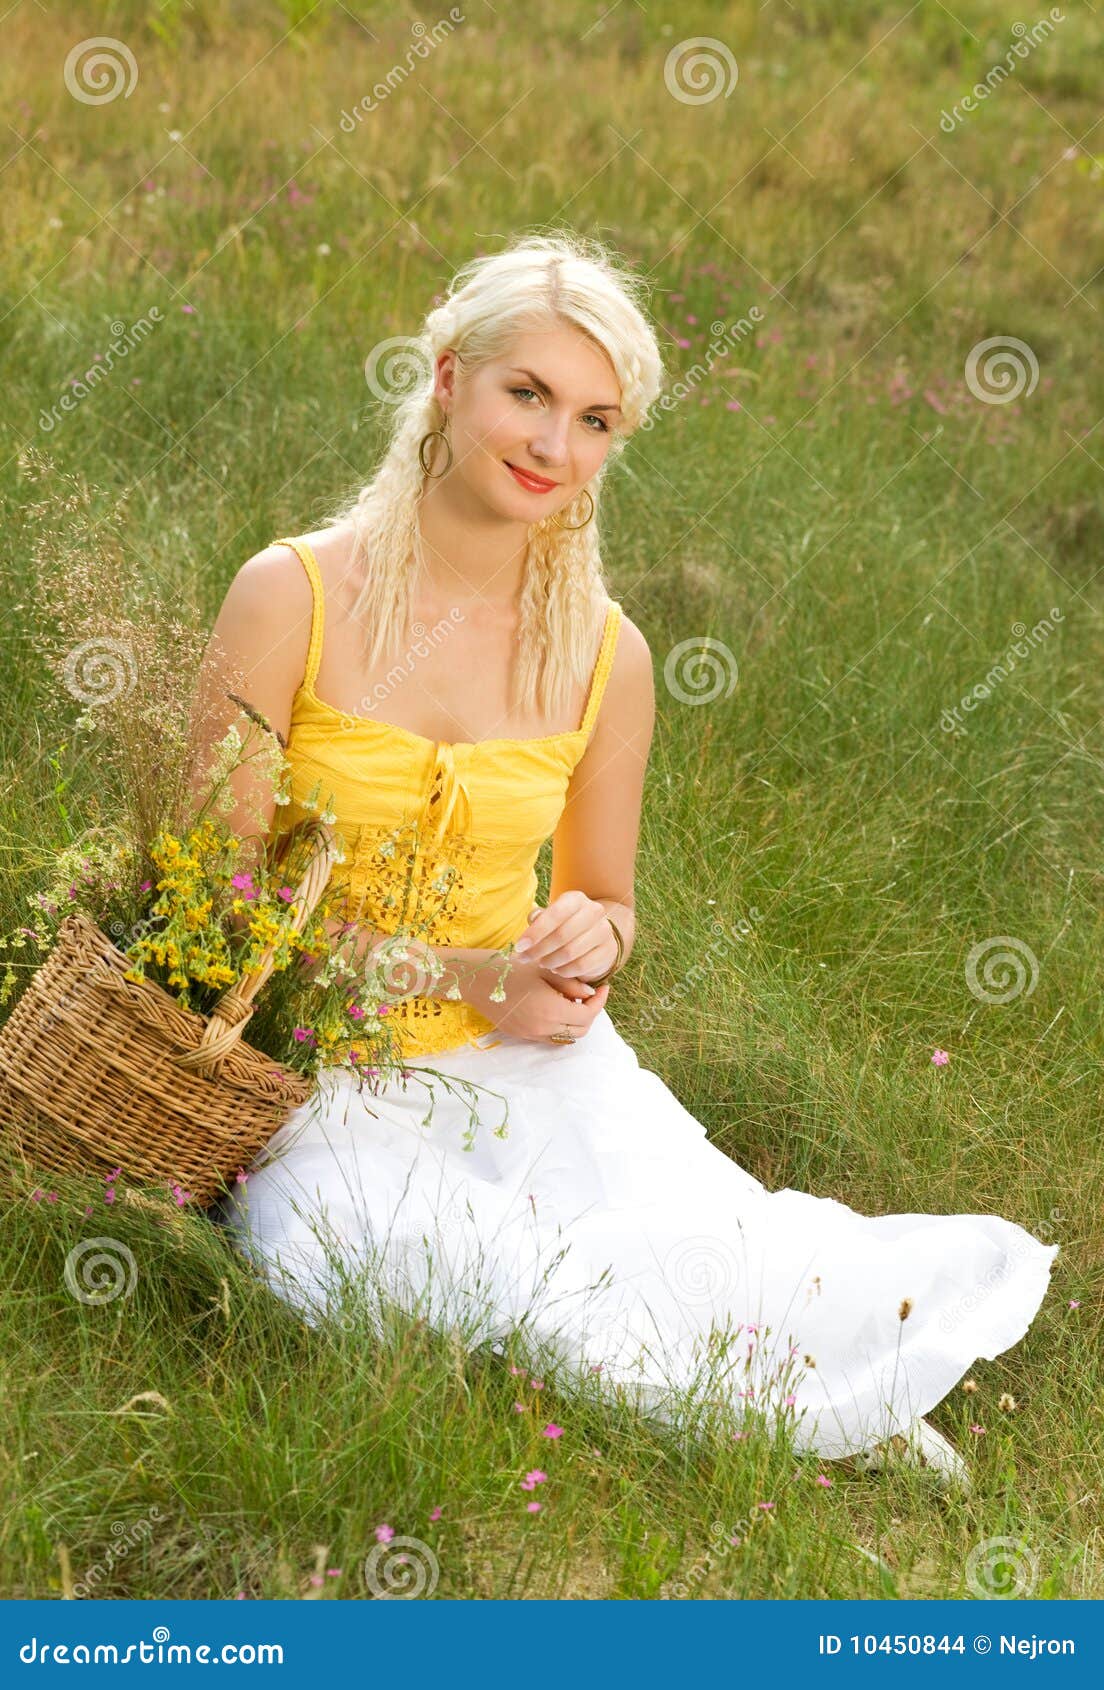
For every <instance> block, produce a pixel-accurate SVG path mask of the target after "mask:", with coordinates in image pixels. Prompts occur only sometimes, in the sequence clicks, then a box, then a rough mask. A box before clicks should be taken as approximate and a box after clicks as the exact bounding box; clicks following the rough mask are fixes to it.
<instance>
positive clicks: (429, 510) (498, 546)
mask: <svg viewBox="0 0 1104 1690" xmlns="http://www.w3.org/2000/svg"><path fill="white" fill-rule="evenodd" d="M418 531H419V534H420V536H421V564H422V567H421V572H420V580H421V582H422V586H423V590H424V591H425V593H426V595H427V596H428V597H429V598H432V599H443V600H446V601H447V602H449V603H450V604H463V603H465V602H477V601H478V602H481V603H483V604H485V605H487V606H488V607H497V608H499V609H501V610H508V609H512V608H514V607H516V605H517V602H518V600H519V598H520V596H521V588H522V582H523V580H524V577H525V559H526V553H527V551H528V546H529V529H528V525H527V524H526V523H523V522H511V521H508V520H505V519H503V518H502V517H498V516H495V515H493V514H492V513H488V511H487V510H486V508H485V507H480V508H478V509H476V508H473V506H472V505H470V504H468V503H467V502H466V501H465V500H464V498H463V495H462V494H461V493H460V492H459V490H457V491H455V492H454V491H453V489H452V488H451V487H450V488H448V489H446V488H445V487H442V486H439V485H435V484H434V483H433V482H432V481H431V482H429V484H428V485H427V486H426V488H425V491H424V492H423V494H422V497H421V500H420V502H419V505H418Z"/></svg>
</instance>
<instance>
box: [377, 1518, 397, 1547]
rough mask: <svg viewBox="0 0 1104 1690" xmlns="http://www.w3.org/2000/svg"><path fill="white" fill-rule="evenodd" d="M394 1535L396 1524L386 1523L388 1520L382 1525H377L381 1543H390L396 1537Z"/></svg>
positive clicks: (378, 1540)
mask: <svg viewBox="0 0 1104 1690" xmlns="http://www.w3.org/2000/svg"><path fill="white" fill-rule="evenodd" d="M394 1535H395V1528H394V1526H389V1525H388V1524H387V1523H386V1521H385V1522H384V1524H383V1525H382V1526H377V1527H376V1540H377V1542H379V1543H390V1542H391V1539H392V1538H393V1537H394Z"/></svg>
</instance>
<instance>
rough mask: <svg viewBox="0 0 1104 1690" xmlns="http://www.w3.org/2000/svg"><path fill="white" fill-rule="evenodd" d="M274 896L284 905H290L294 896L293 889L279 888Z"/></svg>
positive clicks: (288, 887)
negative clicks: (281, 900) (280, 899)
mask: <svg viewBox="0 0 1104 1690" xmlns="http://www.w3.org/2000/svg"><path fill="white" fill-rule="evenodd" d="M276 896H277V897H278V898H282V899H283V900H284V903H285V904H290V903H291V900H292V899H293V898H294V896H295V888H294V887H293V886H281V887H280V890H279V891H278V892H277V894H276Z"/></svg>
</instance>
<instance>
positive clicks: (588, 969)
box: [514, 892, 619, 980]
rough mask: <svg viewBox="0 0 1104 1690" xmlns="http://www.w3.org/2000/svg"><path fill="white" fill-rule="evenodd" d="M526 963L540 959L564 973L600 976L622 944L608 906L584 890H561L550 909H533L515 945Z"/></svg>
mask: <svg viewBox="0 0 1104 1690" xmlns="http://www.w3.org/2000/svg"><path fill="white" fill-rule="evenodd" d="M514 951H515V953H516V954H517V955H520V956H524V957H525V959H526V961H527V962H541V963H543V964H544V965H545V967H547V968H552V969H555V970H556V971H557V972H558V973H561V974H571V975H574V976H576V977H577V978H579V979H582V980H585V979H586V978H587V976H588V975H590V976H593V977H594V978H598V977H600V976H601V975H603V974H605V973H606V972H607V970H609V969H611V968H612V967H613V965H614V963H615V962H616V961H617V958H618V955H619V946H618V943H617V939H616V937H615V935H614V931H613V928H612V927H611V926H610V923H609V917H608V916H607V914H606V910H605V906H604V905H603V904H600V903H599V902H598V900H597V899H596V898H588V897H587V895H586V893H585V892H561V893H560V896H559V897H558V898H553V900H552V902H551V903H550V904H549V905H548V908H547V909H543V910H542V909H540V908H536V909H534V910H533V911H532V912H531V913H530V916H529V926H528V927H527V928H526V930H525V932H524V933H523V934H522V936H521V938H520V939H519V940H518V941H517V942H516V944H515V945H514Z"/></svg>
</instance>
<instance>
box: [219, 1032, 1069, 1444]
mask: <svg viewBox="0 0 1104 1690" xmlns="http://www.w3.org/2000/svg"><path fill="white" fill-rule="evenodd" d="M495 1038H497V1039H499V1040H500V1042H499V1043H498V1044H497V1046H494V1045H492V1044H490V1043H486V1042H485V1043H483V1044H481V1045H480V1046H479V1047H472V1046H461V1047H459V1048H458V1049H455V1050H450V1051H446V1052H444V1053H442V1054H440V1055H436V1056H433V1057H425V1058H422V1059H419V1060H417V1061H415V1062H411V1063H408V1065H407V1066H408V1070H409V1071H410V1074H411V1077H410V1078H409V1079H407V1080H406V1081H405V1082H403V1081H401V1080H394V1081H392V1082H391V1083H390V1084H389V1085H388V1086H387V1088H386V1089H385V1090H384V1091H383V1092H381V1094H380V1095H378V1096H375V1097H374V1096H372V1094H371V1092H370V1091H369V1090H368V1089H367V1088H365V1089H363V1090H361V1088H360V1086H359V1085H358V1083H357V1080H356V1079H355V1078H354V1077H353V1076H351V1075H349V1074H347V1073H345V1072H344V1071H343V1070H340V1069H329V1070H326V1071H324V1072H323V1075H322V1077H321V1080H320V1082H319V1086H318V1089H317V1091H316V1092H315V1094H314V1096H313V1097H312V1098H311V1100H310V1101H309V1102H308V1103H307V1104H305V1105H304V1106H303V1107H302V1108H301V1109H299V1110H297V1111H296V1112H295V1113H294V1114H293V1115H292V1116H291V1117H290V1119H289V1120H288V1121H287V1122H286V1123H285V1124H284V1126H282V1127H281V1128H280V1129H279V1131H278V1132H277V1133H276V1134H275V1136H274V1137H273V1138H272V1139H271V1140H270V1141H269V1144H268V1145H267V1146H266V1148H265V1150H264V1151H263V1152H262V1154H261V1156H260V1157H259V1158H258V1160H257V1162H256V1164H255V1165H254V1167H253V1168H252V1169H250V1170H248V1172H247V1178H246V1179H245V1181H244V1182H240V1183H238V1184H236V1185H235V1187H234V1189H233V1191H232V1192H231V1194H230V1196H229V1197H227V1198H224V1199H223V1200H222V1202H221V1203H220V1204H219V1205H218V1206H217V1209H216V1211H215V1213H216V1218H218V1219H219V1220H221V1221H222V1222H223V1223H224V1224H225V1225H227V1226H228V1227H229V1228H230V1229H231V1234H232V1236H233V1237H234V1238H235V1239H236V1240H237V1241H238V1242H239V1244H240V1245H241V1247H242V1248H243V1250H244V1252H245V1253H246V1254H247V1255H248V1256H249V1257H250V1258H251V1259H252V1260H253V1261H254V1262H255V1263H256V1265H257V1266H258V1267H259V1269H260V1270H261V1272H262V1273H263V1275H264V1277H265V1278H266V1279H267V1281H268V1283H269V1284H270V1285H271V1286H272V1288H273V1290H274V1291H276V1292H277V1293H278V1294H279V1295H280V1296H281V1297H283V1298H284V1299H285V1300H286V1301H287V1302H289V1303H291V1304H292V1305H293V1306H295V1307H297V1308H298V1310H299V1311H300V1313H301V1314H302V1315H303V1317H304V1318H305V1319H307V1320H308V1321H309V1322H310V1323H311V1324H318V1323H319V1322H320V1321H322V1320H324V1319H325V1318H327V1316H328V1315H329V1314H330V1312H331V1311H332V1310H333V1309H334V1308H336V1307H337V1306H338V1305H340V1307H341V1308H342V1309H343V1310H347V1308H348V1304H347V1302H346V1301H345V1300H344V1299H345V1298H346V1297H347V1296H348V1295H349V1292H350V1289H352V1291H353V1292H354V1293H355V1294H357V1295H358V1296H359V1295H360V1294H361V1293H363V1292H364V1291H368V1293H369V1296H368V1299H367V1303H366V1306H370V1305H371V1304H372V1302H373V1300H374V1302H375V1306H376V1307H377V1308H380V1307H383V1306H384V1305H385V1304H386V1305H389V1306H391V1307H392V1308H393V1307H394V1306H395V1305H400V1306H401V1307H402V1308H404V1309H406V1310H409V1311H410V1312H412V1313H415V1314H417V1315H420V1316H422V1317H423V1318H425V1319H426V1320H427V1321H428V1323H429V1324H430V1325H431V1326H433V1327H435V1328H438V1329H441V1330H447V1329H451V1330H453V1331H459V1332H460V1334H461V1337H462V1341H463V1342H464V1343H465V1344H466V1345H467V1346H468V1347H474V1346H475V1345H480V1344H485V1343H488V1342H489V1343H490V1344H491V1345H492V1347H493V1348H495V1349H496V1350H497V1351H499V1352H500V1353H501V1351H502V1350H503V1348H504V1341H505V1340H506V1339H510V1340H511V1343H510V1349H511V1353H512V1354H513V1355H514V1356H515V1358H517V1357H518V1356H519V1355H520V1356H524V1357H525V1358H526V1361H527V1365H529V1366H532V1365H533V1362H534V1361H535V1362H536V1363H537V1364H538V1366H539V1367H540V1370H541V1372H542V1373H546V1372H548V1371H549V1370H554V1371H553V1374H552V1377H550V1378H549V1380H548V1383H555V1384H556V1385H557V1386H560V1385H568V1384H569V1383H570V1381H571V1380H581V1379H586V1380H588V1381H589V1383H590V1384H591V1385H594V1384H595V1383H596V1384H597V1387H598V1389H599V1390H600V1391H601V1390H604V1389H605V1388H606V1387H613V1388H614V1389H615V1390H616V1391H617V1392H618V1394H619V1395H621V1394H622V1392H628V1393H629V1395H630V1397H631V1400H632V1401H633V1404H634V1406H635V1407H637V1408H639V1409H640V1410H641V1411H642V1412H645V1413H653V1414H656V1415H658V1417H659V1418H661V1419H662V1420H664V1421H669V1422H671V1421H674V1422H677V1421H680V1420H681V1418H682V1416H683V1413H684V1412H685V1410H686V1406H687V1405H688V1404H690V1403H692V1402H698V1403H699V1404H700V1403H701V1402H703V1401H704V1399H705V1398H707V1397H708V1398H709V1399H711V1400H713V1401H714V1402H715V1401H717V1400H718V1398H719V1397H720V1396H722V1395H723V1397H724V1400H725V1403H726V1405H730V1406H733V1407H735V1408H737V1409H740V1410H742V1412H743V1413H744V1414H745V1415H746V1414H750V1413H753V1412H756V1411H758V1412H759V1413H760V1414H763V1415H765V1416H766V1419H767V1422H768V1423H769V1424H774V1423H775V1422H776V1420H777V1418H778V1417H779V1416H786V1417H787V1419H788V1421H789V1423H790V1425H791V1428H792V1436H793V1447H794V1448H795V1449H798V1450H812V1451H816V1452H818V1453H819V1454H821V1455H823V1456H825V1457H829V1458H832V1457H840V1456H845V1455H849V1454H852V1453H854V1452H855V1451H857V1450H859V1449H862V1448H864V1447H865V1446H867V1445H869V1444H870V1443H872V1442H875V1441H879V1440H881V1439H884V1438H887V1437H889V1436H890V1434H891V1433H893V1432H897V1431H904V1430H905V1429H906V1427H907V1426H908V1425H909V1423H910V1422H911V1421H913V1420H914V1419H915V1418H916V1417H917V1416H919V1415H921V1414H924V1413H925V1412H926V1411H927V1410H928V1409H930V1408H932V1407H933V1406H934V1405H935V1404H936V1403H938V1402H939V1401H940V1400H941V1399H942V1398H943V1397H944V1396H945V1395H946V1394H947V1392H948V1391H949V1390H950V1389H951V1388H952V1387H953V1386H954V1385H955V1383H956V1382H957V1381H958V1380H959V1379H961V1378H962V1376H963V1374H965V1373H966V1372H968V1370H969V1368H970V1367H971V1365H972V1364H973V1362H974V1361H975V1360H976V1359H977V1358H978V1357H979V1356H981V1357H986V1358H991V1357H994V1356H997V1355H999V1354H1001V1352H1002V1351H1004V1350H1007V1349H1008V1348H1009V1347H1010V1346H1011V1345H1013V1344H1015V1343H1016V1342H1017V1341H1018V1340H1019V1339H1020V1338H1022V1337H1023V1335H1024V1333H1025V1332H1026V1331H1027V1328H1028V1326H1029V1325H1030V1323H1031V1320H1032V1318H1033V1317H1034V1315H1035V1312H1036V1310H1037V1309H1038V1307H1039V1305H1040V1303H1041V1302H1042V1299H1043V1297H1044V1295H1045V1293H1046V1290H1047V1285H1048V1280H1049V1275H1050V1270H1051V1264H1052V1262H1053V1259H1054V1257H1055V1256H1056V1255H1057V1252H1058V1247H1057V1246H1056V1245H1048V1244H1044V1243H1042V1242H1040V1240H1038V1239H1037V1238H1035V1237H1033V1236H1032V1235H1031V1234H1030V1233H1029V1232H1026V1231H1025V1230H1024V1229H1023V1228H1022V1227H1020V1226H1018V1225H1016V1224H1015V1223H1014V1222H1012V1221H1009V1220H1004V1219H1002V1218H1001V1217H1000V1216H997V1215H927V1214H887V1215H877V1216H867V1215H861V1214H858V1213H856V1212H855V1211H854V1210H853V1209H850V1208H848V1207H847V1206H846V1205H845V1204H843V1203H839V1202H836V1201H835V1200H834V1199H833V1198H830V1197H814V1196H811V1195H808V1194H806V1193H805V1192H801V1191H793V1190H789V1189H785V1190H780V1191H774V1192H771V1191H768V1190H767V1188H766V1187H765V1186H763V1185H762V1184H761V1183H760V1182H759V1181H758V1180H757V1179H754V1178H753V1177H752V1176H751V1175H750V1174H748V1173H746V1172H745V1171H744V1170H743V1169H742V1168H741V1167H739V1166H738V1164H737V1163H735V1162H734V1161H732V1159H731V1158H730V1157H728V1156H726V1155H725V1154H724V1153H723V1152H722V1151H720V1150H718V1149H716V1147H715V1146H713V1145H711V1144H710V1143H709V1141H708V1140H707V1138H706V1136H705V1128H704V1126H703V1125H702V1124H701V1123H700V1122H699V1121H697V1120H695V1119H694V1117H693V1116H692V1115H691V1114H689V1113H688V1111H687V1110H686V1109H684V1108H683V1106H682V1104H681V1103H680V1102H679V1101H678V1099H677V1098H676V1097H675V1096H674V1094H673V1093H672V1092H671V1091H670V1090H669V1089H668V1088H667V1087H666V1086H665V1085H664V1083H663V1081H662V1080H661V1079H660V1078H659V1076H658V1074H655V1073H652V1072H651V1071H650V1070H649V1069H647V1068H644V1067H642V1066H641V1065H640V1062H639V1060H638V1058H637V1056H636V1053H635V1052H634V1051H633V1049H632V1047H631V1046H630V1045H629V1044H627V1043H626V1041H625V1040H624V1039H623V1038H622V1037H621V1035H620V1034H619V1033H618V1031H617V1029H616V1027H615V1026H614V1024H613V1022H612V1021H611V1019H610V1017H609V1015H608V1013H607V1012H606V1010H604V1009H603V1010H602V1011H601V1012H600V1014H599V1015H598V1016H597V1017H596V1019H595V1020H594V1022H593V1023H592V1025H591V1028H590V1030H589V1032H587V1033H586V1034H585V1035H584V1036H583V1037H582V1038H580V1039H579V1040H578V1041H577V1042H576V1043H575V1044H574V1045H554V1044H552V1043H550V1042H548V1041H537V1040H531V1039H521V1038H517V1037H513V1036H510V1035H504V1034H501V1033H495V1034H488V1035H486V1039H487V1041H493V1040H494V1039H495ZM427 1070H436V1071H437V1072H438V1073H439V1074H440V1075H443V1076H447V1079H446V1080H442V1079H440V1078H437V1077H435V1076H433V1075H432V1074H430V1073H428V1072H427ZM465 1081H469V1082H472V1083H473V1084H474V1085H475V1086H478V1087H480V1088H483V1089H482V1090H481V1091H480V1092H478V1093H472V1092H471V1091H467V1090H465V1088H464V1085H463V1082H465ZM473 1096H475V1097H476V1098H477V1099H478V1102H479V1111H478V1125H477V1126H476V1127H475V1131H474V1140H473V1139H472V1134H471V1126H472V1115H471V1109H470V1102H471V1099H472V1097H473ZM431 1105H432V1110H431ZM427 1116H428V1120H427ZM504 1121H505V1123H506V1131H505V1136H500V1135H499V1132H498V1131H496V1129H501V1127H502V1124H503V1122H504ZM466 1146H467V1147H466Z"/></svg>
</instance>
